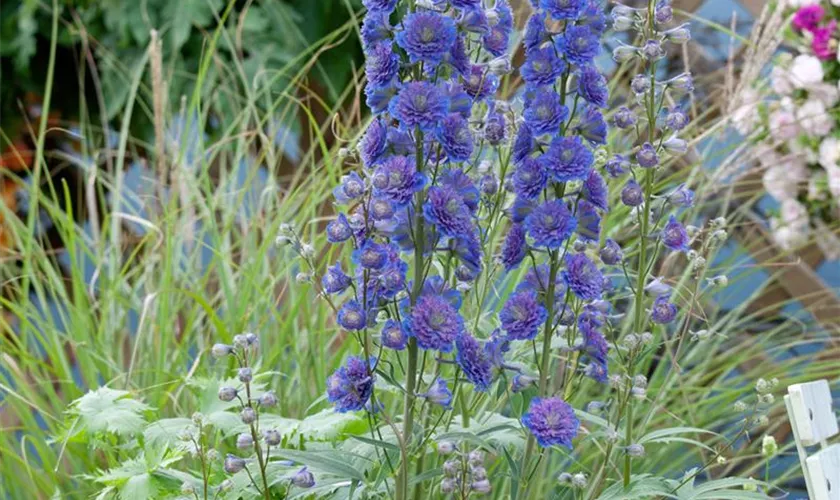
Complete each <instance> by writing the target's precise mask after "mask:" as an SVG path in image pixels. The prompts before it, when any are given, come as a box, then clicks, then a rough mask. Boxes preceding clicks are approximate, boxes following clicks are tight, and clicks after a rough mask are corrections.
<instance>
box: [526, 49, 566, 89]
mask: <svg viewBox="0 0 840 500" xmlns="http://www.w3.org/2000/svg"><path fill="white" fill-rule="evenodd" d="M564 71H566V63H564V62H563V60H562V59H560V58H559V57H557V54H556V51H555V49H554V47H545V48H542V49H534V50H532V51H530V52H528V54H527V56H526V57H525V64H523V65H522V68H521V69H520V70H519V72H520V74H521V75H522V79H523V80H525V82H526V83H528V84H530V85H532V86H534V87H543V86H547V85H554V82H555V80H557V78H558V77H559V76H560V75H562V74H563V72H564Z"/></svg>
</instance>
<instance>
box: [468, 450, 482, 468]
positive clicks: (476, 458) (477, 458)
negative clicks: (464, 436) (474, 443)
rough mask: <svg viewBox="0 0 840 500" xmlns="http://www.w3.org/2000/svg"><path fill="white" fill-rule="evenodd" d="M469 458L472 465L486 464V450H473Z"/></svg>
mask: <svg viewBox="0 0 840 500" xmlns="http://www.w3.org/2000/svg"><path fill="white" fill-rule="evenodd" d="M467 460H468V462H469V464H470V465H484V452H483V451H481V450H473V451H471V452H470V454H469V456H468V457H467Z"/></svg>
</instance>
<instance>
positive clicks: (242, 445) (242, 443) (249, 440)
mask: <svg viewBox="0 0 840 500" xmlns="http://www.w3.org/2000/svg"><path fill="white" fill-rule="evenodd" d="M252 446H254V438H253V436H251V435H250V434H247V433H244V432H243V433H242V434H240V435H238V436H236V447H237V448H239V449H240V450H247V449H248V448H251V447H252Z"/></svg>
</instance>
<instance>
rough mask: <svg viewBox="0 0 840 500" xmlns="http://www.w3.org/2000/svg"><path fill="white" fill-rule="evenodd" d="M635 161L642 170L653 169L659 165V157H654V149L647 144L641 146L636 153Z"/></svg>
mask: <svg viewBox="0 0 840 500" xmlns="http://www.w3.org/2000/svg"><path fill="white" fill-rule="evenodd" d="M636 161H637V162H638V163H639V166H640V167H642V168H650V167H655V166H656V165H658V164H659V156H657V155H656V148H654V147H653V145H652V144H651V143H649V142H646V143H644V144H642V147H640V148H639V151H638V152H637V153H636Z"/></svg>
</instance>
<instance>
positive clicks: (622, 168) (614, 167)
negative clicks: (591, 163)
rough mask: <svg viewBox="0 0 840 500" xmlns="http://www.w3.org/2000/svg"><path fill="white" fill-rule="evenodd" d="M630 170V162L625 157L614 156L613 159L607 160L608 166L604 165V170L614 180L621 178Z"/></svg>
mask: <svg viewBox="0 0 840 500" xmlns="http://www.w3.org/2000/svg"><path fill="white" fill-rule="evenodd" d="M629 168H630V161H629V160H628V159H627V157H626V156H624V155H614V156H613V157H612V158H610V159H609V160H607V164H606V165H604V170H606V171H607V173H608V174H609V176H610V177H612V178H616V177H618V176H620V175H621V174H623V173H625V172H626V171H627V169H629Z"/></svg>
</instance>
